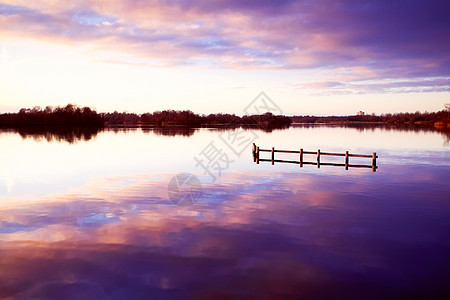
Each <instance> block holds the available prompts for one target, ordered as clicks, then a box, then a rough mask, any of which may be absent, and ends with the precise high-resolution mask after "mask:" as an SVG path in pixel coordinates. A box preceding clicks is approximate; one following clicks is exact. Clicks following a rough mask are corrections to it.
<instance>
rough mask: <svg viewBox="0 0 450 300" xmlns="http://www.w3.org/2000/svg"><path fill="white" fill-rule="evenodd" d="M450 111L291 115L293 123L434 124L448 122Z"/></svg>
mask: <svg viewBox="0 0 450 300" xmlns="http://www.w3.org/2000/svg"><path fill="white" fill-rule="evenodd" d="M449 115H450V111H449V110H448V109H446V110H441V111H438V112H424V113H421V112H418V111H417V112H415V113H394V114H390V113H389V114H382V115H375V114H372V115H352V116H324V117H322V116H292V117H291V120H292V122H294V123H330V124H333V123H335V124H345V123H383V124H387V125H404V124H415V125H427V124H428V125H434V124H437V123H439V124H448V123H449Z"/></svg>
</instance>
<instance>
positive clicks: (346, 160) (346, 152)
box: [345, 151, 348, 170]
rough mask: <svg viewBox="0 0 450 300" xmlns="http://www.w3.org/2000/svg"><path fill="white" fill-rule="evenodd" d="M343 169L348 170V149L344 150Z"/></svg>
mask: <svg viewBox="0 0 450 300" xmlns="http://www.w3.org/2000/svg"><path fill="white" fill-rule="evenodd" d="M345 169H346V170H348V151H345Z"/></svg>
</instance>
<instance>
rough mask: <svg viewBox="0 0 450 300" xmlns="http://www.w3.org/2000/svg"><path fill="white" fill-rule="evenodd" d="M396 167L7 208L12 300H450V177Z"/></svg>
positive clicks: (242, 174)
mask: <svg viewBox="0 0 450 300" xmlns="http://www.w3.org/2000/svg"><path fill="white" fill-rule="evenodd" d="M385 168H386V169H385V171H386V172H384V173H382V174H378V173H376V174H373V173H370V172H354V173H348V176H336V175H335V174H330V173H316V174H313V173H304V172H295V173H286V172H279V173H278V172H260V173H259V174H255V173H254V172H250V171H239V172H228V173H227V174H226V175H225V176H224V177H223V178H222V180H221V181H220V182H219V183H217V184H205V185H204V186H203V191H204V194H203V197H202V199H201V201H200V202H199V204H198V205H194V206H191V207H187V208H186V207H179V206H175V205H173V204H172V202H171V201H170V200H168V199H167V190H166V189H167V182H168V181H169V179H170V176H169V175H167V176H166V175H161V176H159V177H153V178H149V177H146V176H136V177H116V178H109V179H96V180H93V181H91V182H90V184H87V185H86V186H84V187H83V188H81V189H79V191H78V193H73V194H67V195H62V196H60V197H57V196H53V197H47V198H42V199H41V200H40V201H39V202H36V203H27V204H20V203H14V205H11V204H8V205H2V206H0V220H1V223H0V265H1V266H2V267H1V268H0V278H2V281H1V282H0V297H18V298H22V297H23V298H29V297H37V298H39V297H43V298H46V297H51V298H61V297H62V298H67V297H69V298H70V297H72V298H79V297H82V298H123V297H127V298H130V297H131V298H142V297H147V296H149V293H151V295H152V296H153V297H158V296H160V297H162V298H178V297H182V296H183V297H185V296H186V295H187V296H191V297H213V296H215V297H230V296H235V297H236V296H241V297H245V296H248V295H252V296H255V297H282V296H291V297H309V298H321V297H331V296H333V295H334V296H335V295H345V296H346V298H359V297H364V298H365V299H370V298H379V297H380V296H381V295H386V293H391V294H392V295H394V296H395V295H398V296H399V297H400V298H402V297H407V296H411V295H415V296H417V295H421V294H423V295H424V294H427V295H433V294H435V295H438V294H439V293H441V294H440V295H443V294H445V293H447V292H448V291H446V290H445V286H446V281H445V278H448V276H449V272H448V270H449V269H450V268H449V267H450V266H449V264H448V262H446V261H447V260H446V257H447V254H448V252H449V250H450V243H449V242H448V240H447V239H446V237H447V234H448V232H449V229H450V228H449V224H448V222H447V221H446V220H447V217H448V213H449V210H450V209H449V208H450V205H449V204H448V201H447V200H446V199H447V195H448V192H449V187H448V183H447V182H446V177H447V175H448V172H449V169H448V167H447V166H421V165H417V166H401V167H399V166H385ZM389 174H392V175H389ZM430 191H433V192H432V195H433V197H428V196H427V195H428V194H430ZM42 274H45V276H42ZM3 279H6V280H3Z"/></svg>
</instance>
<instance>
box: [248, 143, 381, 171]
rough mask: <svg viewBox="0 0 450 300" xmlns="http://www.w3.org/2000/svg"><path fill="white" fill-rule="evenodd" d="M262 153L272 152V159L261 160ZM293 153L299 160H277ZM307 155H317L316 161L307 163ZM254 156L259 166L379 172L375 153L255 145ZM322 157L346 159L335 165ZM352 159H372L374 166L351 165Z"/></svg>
mask: <svg viewBox="0 0 450 300" xmlns="http://www.w3.org/2000/svg"><path fill="white" fill-rule="evenodd" d="M261 152H270V153H271V158H270V159H268V158H261V157H260V153H261ZM276 152H279V153H291V154H298V155H299V156H298V158H299V160H285V159H275V153H276ZM305 154H310V155H311V154H312V155H316V161H314V162H312V161H305V160H304V155H305ZM252 156H253V162H256V163H257V164H259V162H264V161H267V162H271V163H272V165H273V164H275V163H290V164H298V165H299V166H300V167H303V165H315V166H317V168H320V166H338V167H345V169H346V170H348V168H371V169H372V171H373V172H376V170H377V168H378V167H377V158H378V156H377V154H376V153H375V152H374V153H372V155H365V154H353V153H349V152H348V151H345V153H334V152H321V151H320V149H318V150H317V151H304V150H303V149H302V148H301V149H300V150H299V151H295V150H279V149H275V148H274V147H272V149H261V148H259V147H258V146H256V145H255V143H253V147H252ZM322 156H342V157H344V158H345V159H344V163H334V162H322V161H321V157H322ZM350 157H363V158H372V164H371V165H360V164H350V162H349V160H350Z"/></svg>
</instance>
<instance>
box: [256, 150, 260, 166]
mask: <svg viewBox="0 0 450 300" xmlns="http://www.w3.org/2000/svg"><path fill="white" fill-rule="evenodd" d="M256 164H259V147H256Z"/></svg>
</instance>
